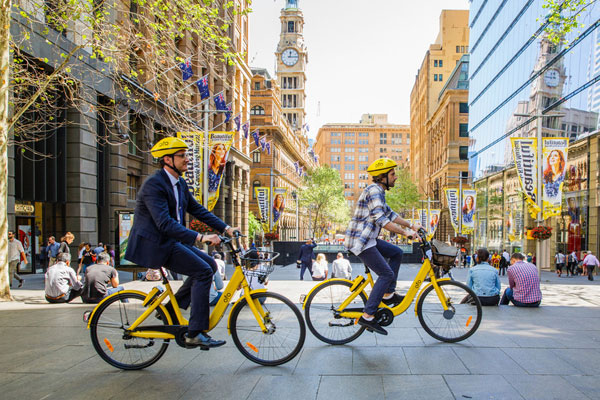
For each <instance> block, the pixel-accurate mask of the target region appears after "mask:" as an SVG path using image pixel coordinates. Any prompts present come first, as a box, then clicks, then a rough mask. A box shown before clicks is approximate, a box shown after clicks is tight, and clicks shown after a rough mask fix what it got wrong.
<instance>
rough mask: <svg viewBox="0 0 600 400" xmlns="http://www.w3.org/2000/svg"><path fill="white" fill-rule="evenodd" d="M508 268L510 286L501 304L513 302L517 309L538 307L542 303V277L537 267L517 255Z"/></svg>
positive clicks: (513, 256) (512, 258)
mask: <svg viewBox="0 0 600 400" xmlns="http://www.w3.org/2000/svg"><path fill="white" fill-rule="evenodd" d="M510 264H511V265H510V267H508V271H507V274H508V285H509V287H508V288H507V289H506V290H505V291H504V294H503V295H502V300H500V304H502V305H508V304H509V302H512V303H513V304H514V305H515V306H517V307H538V306H539V305H540V303H541V302H542V291H541V289H540V276H539V273H538V270H537V267H536V266H535V265H533V264H530V263H528V262H526V261H525V256H524V255H523V254H521V253H515V254H513V255H512V257H511V258H510Z"/></svg>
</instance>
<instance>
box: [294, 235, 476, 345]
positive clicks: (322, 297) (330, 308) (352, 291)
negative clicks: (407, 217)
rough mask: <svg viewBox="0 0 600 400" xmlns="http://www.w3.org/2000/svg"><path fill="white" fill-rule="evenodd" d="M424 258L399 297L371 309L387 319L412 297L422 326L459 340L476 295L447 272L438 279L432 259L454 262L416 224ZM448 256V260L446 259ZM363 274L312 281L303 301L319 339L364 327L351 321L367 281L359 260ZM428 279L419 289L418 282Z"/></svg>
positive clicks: (353, 334)
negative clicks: (401, 296)
mask: <svg viewBox="0 0 600 400" xmlns="http://www.w3.org/2000/svg"><path fill="white" fill-rule="evenodd" d="M418 233H419V236H420V237H421V250H422V251H423V256H424V261H423V265H422V266H421V269H420V270H419V272H418V273H417V276H416V277H415V279H414V281H413V283H412V284H411V286H410V288H409V289H408V292H407V293H406V295H405V297H404V300H403V301H402V302H401V303H399V304H397V305H395V306H394V307H389V306H387V305H385V304H384V303H383V302H382V303H381V304H380V305H379V309H378V310H377V312H376V313H375V318H376V319H377V322H378V323H379V324H380V325H381V326H388V325H390V324H391V323H392V322H393V320H394V317H395V316H398V315H400V314H402V313H404V312H405V311H406V310H407V309H408V308H409V307H410V305H411V304H412V302H413V300H414V299H415V298H416V306H415V314H416V316H417V317H418V318H419V322H420V323H421V325H422V326H423V329H425V331H426V332H427V333H428V334H429V335H431V336H432V337H434V338H435V339H437V340H440V341H444V342H459V341H461V340H464V339H466V338H468V337H469V336H471V335H472V334H473V333H475V331H477V328H478V327H479V324H480V323H481V319H482V309H481V303H480V302H479V299H478V298H477V295H475V293H474V292H473V291H472V290H471V289H470V288H469V287H468V286H466V285H464V284H462V283H460V282H456V281H454V280H451V279H449V278H444V279H438V278H436V274H435V272H434V270H433V268H432V263H433V264H435V265H442V266H443V267H444V268H448V267H451V266H452V265H454V257H453V256H452V255H450V256H448V255H446V256H443V255H441V254H440V253H438V252H437V251H436V249H435V248H434V249H433V250H432V246H431V245H430V243H429V242H428V241H427V239H426V232H425V231H424V230H420V231H419V232H418ZM450 260H451V262H450ZM365 274H366V278H365V277H364V276H358V277H357V278H356V279H354V281H351V280H347V279H330V280H327V281H324V282H322V283H320V284H319V285H317V286H315V287H314V288H313V289H312V290H311V291H310V292H309V293H308V295H307V296H306V297H305V300H304V301H303V308H304V316H305V319H306V324H307V325H308V329H310V331H311V332H312V333H313V335H315V336H316V337H317V338H318V339H320V340H322V341H323V342H325V343H329V344H334V345H339V344H345V343H349V342H351V341H353V340H355V339H356V338H358V337H359V336H360V335H361V334H362V333H363V332H364V331H365V327H363V326H361V325H358V323H357V321H358V319H359V318H360V316H361V315H362V314H363V309H364V307H365V304H366V302H367V299H368V295H367V293H366V289H367V287H369V286H370V287H371V288H372V287H373V284H374V283H373V278H372V276H371V271H370V270H369V268H367V267H366V266H365ZM426 279H429V280H430V281H431V282H430V283H429V284H427V285H426V286H425V287H424V288H423V290H421V291H420V292H419V289H420V288H421V285H422V284H423V282H425V280H426Z"/></svg>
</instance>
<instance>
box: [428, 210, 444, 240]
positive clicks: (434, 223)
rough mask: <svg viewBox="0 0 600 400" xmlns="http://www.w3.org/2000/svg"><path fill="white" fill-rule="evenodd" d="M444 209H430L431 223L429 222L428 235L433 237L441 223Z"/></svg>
mask: <svg viewBox="0 0 600 400" xmlns="http://www.w3.org/2000/svg"><path fill="white" fill-rule="evenodd" d="M441 212H442V210H429V223H428V224H427V236H428V237H429V238H432V237H433V235H434V234H435V231H436V229H437V227H438V224H439V223H440V214H441Z"/></svg>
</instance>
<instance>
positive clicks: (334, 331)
mask: <svg viewBox="0 0 600 400" xmlns="http://www.w3.org/2000/svg"><path fill="white" fill-rule="evenodd" d="M351 286H352V283H351V282H346V281H335V280H332V281H327V282H324V283H322V284H321V285H319V287H317V288H316V289H315V290H314V291H313V292H312V293H311V294H310V295H309V296H308V299H306V305H305V306H304V316H305V317H306V324H307V325H308V329H309V330H310V331H311V332H312V333H313V335H315V336H316V337H317V338H318V339H319V340H322V341H323V342H325V343H329V344H335V345H338V344H346V343H350V342H351V341H353V340H354V339H356V338H357V337H359V336H360V335H361V334H362V333H363V332H364V331H365V327H364V326H362V325H358V324H357V323H356V321H355V320H354V318H342V317H339V316H337V315H336V310H337V309H338V307H339V306H340V304H342V303H343V302H344V300H346V299H347V298H348V297H349V296H350V294H351V293H352V292H350V287H351ZM366 303H367V296H366V295H365V293H364V292H361V293H360V294H359V295H358V296H356V297H355V298H354V300H353V301H352V302H351V303H350V304H349V305H348V307H346V308H345V310H346V311H349V310H353V311H360V312H362V311H363V309H364V308H365V304H366Z"/></svg>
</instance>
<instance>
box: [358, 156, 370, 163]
mask: <svg viewBox="0 0 600 400" xmlns="http://www.w3.org/2000/svg"><path fill="white" fill-rule="evenodd" d="M358 161H364V162H367V161H369V156H358Z"/></svg>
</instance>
